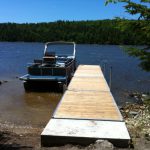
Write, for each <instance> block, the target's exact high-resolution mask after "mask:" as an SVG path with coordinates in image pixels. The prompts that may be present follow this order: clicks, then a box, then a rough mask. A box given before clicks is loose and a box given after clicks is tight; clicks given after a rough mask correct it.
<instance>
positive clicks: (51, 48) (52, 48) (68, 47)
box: [44, 43, 75, 56]
mask: <svg viewBox="0 0 150 150" xmlns="http://www.w3.org/2000/svg"><path fill="white" fill-rule="evenodd" d="M74 49H75V47H74V45H73V44H67V43H50V44H47V46H46V47H45V51H44V54H45V52H54V53H55V55H56V56H74Z"/></svg>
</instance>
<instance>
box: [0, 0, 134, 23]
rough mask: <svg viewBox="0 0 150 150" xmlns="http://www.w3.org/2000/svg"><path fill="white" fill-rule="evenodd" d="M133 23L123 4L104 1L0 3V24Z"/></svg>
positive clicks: (12, 0)
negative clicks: (119, 19)
mask: <svg viewBox="0 0 150 150" xmlns="http://www.w3.org/2000/svg"><path fill="white" fill-rule="evenodd" d="M118 16H119V17H124V18H128V19H133V17H132V16H130V15H128V14H127V13H125V10H124V8H123V4H121V3H118V4H109V5H108V6H105V0H0V23H4V22H15V23H38V22H53V21H57V20H69V21H73V20H74V21H76V20H102V19H113V18H115V17H118Z"/></svg>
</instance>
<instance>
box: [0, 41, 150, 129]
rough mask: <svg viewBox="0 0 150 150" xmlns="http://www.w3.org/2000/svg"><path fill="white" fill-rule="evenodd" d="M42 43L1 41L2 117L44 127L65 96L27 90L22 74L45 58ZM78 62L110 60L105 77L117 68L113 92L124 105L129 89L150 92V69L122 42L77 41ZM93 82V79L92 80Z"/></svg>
mask: <svg viewBox="0 0 150 150" xmlns="http://www.w3.org/2000/svg"><path fill="white" fill-rule="evenodd" d="M43 49H44V44H42V43H21V42H17V43H10V42H0V80H7V81H8V82H6V83H3V84H2V85H0V121H1V122H5V121H6V122H11V123H15V124H19V125H32V126H35V127H41V126H42V127H43V126H45V124H46V123H47V122H48V120H49V119H50V116H51V114H52V112H53V111H54V109H55V107H56V105H57V103H58V102H59V100H60V98H61V96H62V95H61V94H58V93H38V92H36V93H33V92H31V93H25V91H24V88H23V84H22V82H21V81H19V79H18V78H16V77H18V76H21V75H23V74H25V73H26V65H27V63H28V62H32V61H33V59H34V58H41V56H42V55H43ZM77 62H78V64H92V65H101V66H103V64H104V63H105V64H106V71H105V77H106V79H107V81H108V82H109V69H110V66H112V68H113V77H112V93H113V95H114V97H115V99H116V102H117V103H118V104H119V105H121V104H123V103H124V102H125V101H129V99H128V96H127V93H128V92H129V91H143V92H144V91H145V92H150V73H147V72H144V71H142V70H141V69H140V68H139V67H138V60H137V59H136V58H132V57H128V56H127V55H126V54H125V53H124V52H123V50H121V49H120V48H119V46H114V45H111V46H110V45H77ZM91 84H92V83H91Z"/></svg>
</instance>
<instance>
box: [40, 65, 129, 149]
mask: <svg viewBox="0 0 150 150" xmlns="http://www.w3.org/2000/svg"><path fill="white" fill-rule="evenodd" d="M97 139H107V140H109V141H111V142H113V144H115V145H117V146H121V147H126V146H127V145H128V143H129V141H130V136H129V134H128V131H127V128H126V125H125V123H124V122H123V118H122V115H121V113H120V111H119V109H118V107H117V105H116V102H115V100H114V98H113V96H112V94H111V92H110V89H109V87H108V85H107V82H106V80H105V78H104V76H103V73H102V71H101V68H100V67H99V66H96V65H80V66H79V67H78V68H77V70H76V72H75V74H74V76H73V78H72V80H71V82H70V84H69V86H68V88H67V90H66V92H65V93H64V95H63V97H62V99H61V101H60V103H59V104H58V106H57V108H56V110H55V112H54V114H53V116H52V118H51V120H50V121H49V123H48V124H47V126H46V128H45V129H44V131H43V132H42V134H41V144H42V145H43V146H52V145H59V144H60V145H62V144H68V143H73V144H90V143H92V142H94V141H95V140H97Z"/></svg>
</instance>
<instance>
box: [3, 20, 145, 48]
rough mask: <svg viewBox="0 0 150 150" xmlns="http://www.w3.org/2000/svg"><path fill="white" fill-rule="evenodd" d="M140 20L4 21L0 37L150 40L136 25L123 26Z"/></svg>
mask: <svg viewBox="0 0 150 150" xmlns="http://www.w3.org/2000/svg"><path fill="white" fill-rule="evenodd" d="M127 22H128V23H131V24H132V23H133V22H134V23H135V22H136V20H125V19H124V20H118V19H113V20H97V21H56V22H49V23H23V24H18V23H0V41H10V42H15V41H24V42H47V41H59V40H64V41H75V42H76V43H82V44H84V43H89V44H116V45H118V44H126V45H143V44H147V43H146V41H145V40H144V38H143V37H141V35H140V34H139V33H137V32H136V33H135V32H134V29H131V28H126V29H124V30H122V28H121V27H120V25H121V24H122V23H127Z"/></svg>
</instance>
